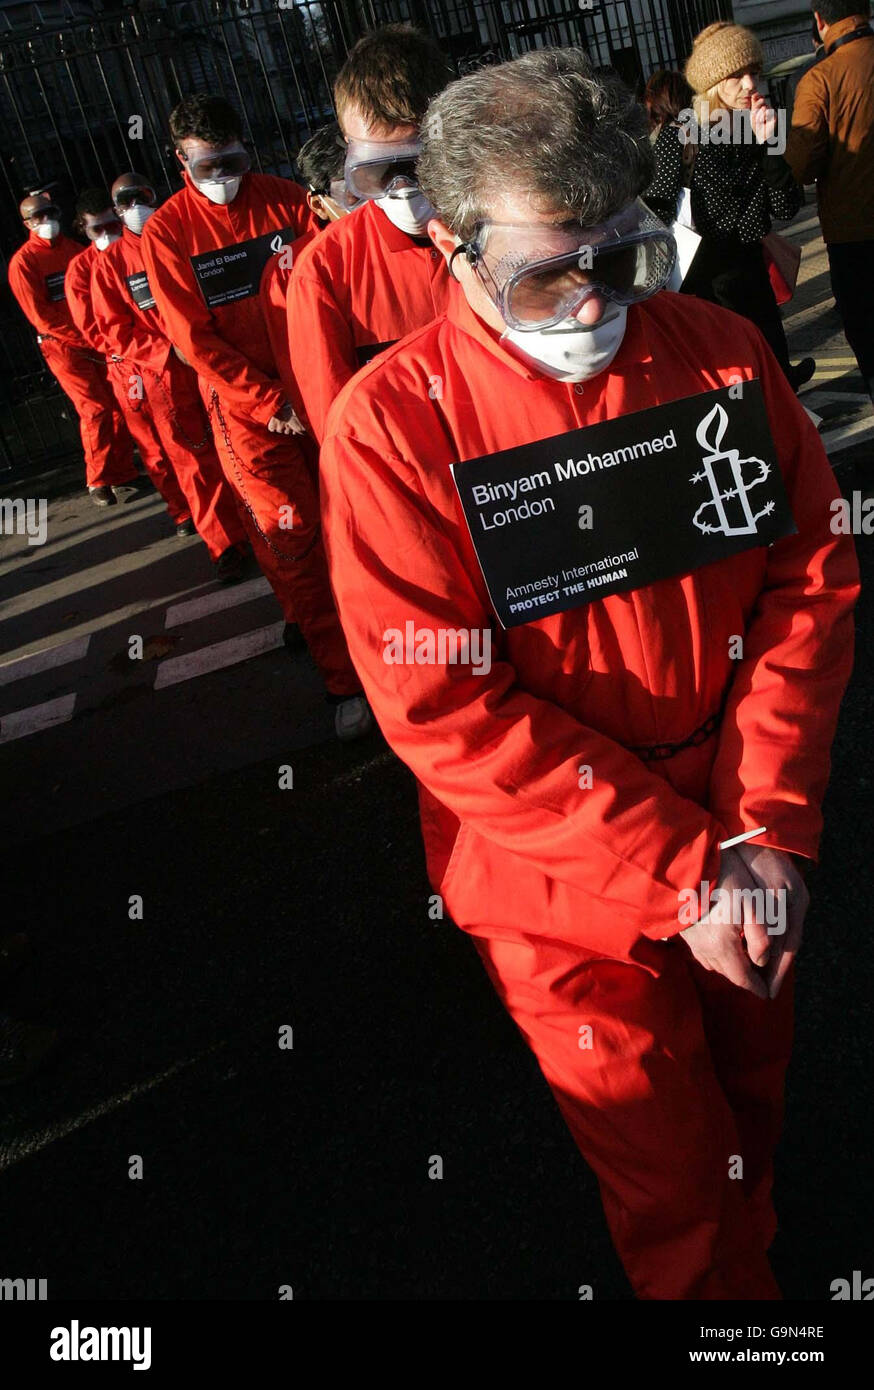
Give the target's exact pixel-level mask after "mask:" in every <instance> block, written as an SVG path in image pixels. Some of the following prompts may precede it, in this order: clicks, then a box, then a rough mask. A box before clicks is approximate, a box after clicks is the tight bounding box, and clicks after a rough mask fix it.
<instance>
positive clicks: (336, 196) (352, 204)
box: [312, 179, 361, 212]
mask: <svg viewBox="0 0 874 1390" xmlns="http://www.w3.org/2000/svg"><path fill="white" fill-rule="evenodd" d="M322 191H323V190H320V189H316V188H314V189H313V190H312V192H313V193H318V192H322ZM328 197H329V198H333V200H334V202H335V203H337V204H338V205H339V206H340V207H341V208H345V209H346V211H347V212H351V211H352V209H353V208H357V207H358V205H359V203H360V202H361V199H360V198H358V197H356V195H355V194H354V193H350V191H349V189H348V188H347V187H346V180H345V179H331V182H330V183H329V185H328Z"/></svg>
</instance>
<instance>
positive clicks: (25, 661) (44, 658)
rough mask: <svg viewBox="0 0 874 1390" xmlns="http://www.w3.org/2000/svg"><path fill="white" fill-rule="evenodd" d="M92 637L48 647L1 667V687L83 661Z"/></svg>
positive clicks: (7, 662) (78, 638)
mask: <svg viewBox="0 0 874 1390" xmlns="http://www.w3.org/2000/svg"><path fill="white" fill-rule="evenodd" d="M90 641H91V636H90V634H88V635H87V636H85V637H77V638H76V640H75V641H74V642H62V643H61V644H60V645H59V646H57V647H46V648H45V649H44V650H43V651H41V652H34V653H33V655H32V656H19V657H17V658H13V660H12V661H6V662H4V663H3V664H2V665H0V685H11V684H12V682H13V681H21V680H24V679H25V677H27V676H35V675H37V674H38V673H39V672H40V671H50V670H52V668H53V667H55V666H68V665H69V664H70V662H71V661H81V659H82V657H83V656H84V655H85V653H86V652H87V650H88V644H89V642H90Z"/></svg>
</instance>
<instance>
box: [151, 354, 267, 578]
mask: <svg viewBox="0 0 874 1390" xmlns="http://www.w3.org/2000/svg"><path fill="white" fill-rule="evenodd" d="M143 377H144V380H145V382H146V392H147V395H148V401H149V409H150V411H151V416H152V421H153V423H154V426H155V428H156V430H157V432H158V435H159V437H160V440H161V444H162V446H163V449H164V453H165V455H166V457H167V458H168V459H169V460H170V463H171V465H172V468H173V471H174V473H175V476H176V479H177V481H178V483H179V486H180V488H181V489H182V492H183V493H184V494H185V498H186V500H187V502H188V508H189V511H190V512H191V516H192V518H193V520H194V524H195V526H196V527H197V531H198V534H199V536H200V537H201V539H202V540H203V541H204V542H205V543H206V547H207V549H208V550H209V553H210V557H211V559H213V560H216V559H218V557H219V555H221V554H223V552H224V551H226V550H227V549H228V548H229V547H230V546H242V545H244V543H245V540H246V528H245V526H244V525H243V521H242V518H241V515H240V508H239V506H238V504H237V499H236V496H235V494H234V491H233V489H232V488H231V486H230V484H229V483H228V481H227V479H226V478H225V475H224V473H223V472H222V467H221V464H220V463H219V460H218V455H217V454H216V450H215V444H214V443H213V438H212V433H211V431H210V427H209V422H208V420H207V418H206V414H205V412H204V408H203V402H202V400H201V398H200V392H199V390H198V386H197V376H196V375H195V373H194V372H193V371H192V369H191V368H190V367H186V365H185V364H184V362H180V361H179V359H178V358H177V357H176V356H175V355H171V356H170V359H169V361H168V363H167V367H166V368H165V370H164V371H163V372H162V373H161V374H160V376H159V375H158V374H157V373H155V372H153V371H151V370H149V369H148V368H147V369H145V370H144V371H143Z"/></svg>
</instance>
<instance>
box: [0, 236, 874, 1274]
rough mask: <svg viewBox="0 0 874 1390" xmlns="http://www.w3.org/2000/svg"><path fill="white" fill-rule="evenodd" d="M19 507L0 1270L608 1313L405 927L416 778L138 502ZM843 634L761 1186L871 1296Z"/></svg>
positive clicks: (862, 662)
mask: <svg viewBox="0 0 874 1390" xmlns="http://www.w3.org/2000/svg"><path fill="white" fill-rule="evenodd" d="M802 216H803V215H802ZM799 221H801V219H799ZM800 235H801V237H802V238H803V237H804V236H805V234H804V233H801V234H800ZM808 244H809V249H806V251H805V260H806V262H809V264H810V267H811V276H812V279H813V280H815V279H816V274H815V273H814V272H815V269H816V256H817V255H818V254H819V252H818V251H817V244H816V243H815V242H813V241H812V239H811V238H810V237H809V236H808V237H807V241H806V242H805V245H806V246H808ZM811 276H809V277H808V281H810V280H811ZM810 294H811V295H813V294H814V290H811V291H810ZM822 297H823V296H822V294H821V293H820V295H819V298H820V299H822ZM809 302H810V304H811V305H812V306H813V307H816V305H815V303H814V301H813V299H812V298H811V299H810V301H809ZM791 307H792V308H793V311H794V312H795V313H798V314H800V315H801V316H802V317H801V319H800V320H799V321H798V323H797V324H796V325H795V327H796V328H797V332H793V333H791V336H790V341H791V345H792V348H793V357H795V358H797V357H798V356H800V355H801V353H802V352H803V351H804V350H805V349H807V348H809V347H811V346H814V343H813V341H812V340H813V339H814V338H816V337H817V335H818V343H817V344H816V347H817V351H820V350H821V348H820V344H822V345H824V346H825V348H826V350H827V351H831V352H832V354H833V355H834V356H839V355H846V351H847V350H846V345H845V344H844V345H843V346H842V345H841V344H842V340H840V341H838V340H836V338H835V333H836V330H835V326H834V323H830V321H829V317H828V316H829V314H830V313H831V314H833V310H829V309H828V306H827V304H826V305H825V306H823V305H820V309H819V313H818V314H812V313H808V311H807V309H806V308H805V299H804V296H802V295H799V299H798V301H796V304H795V305H794V306H791ZM805 315H807V317H806V318H805ZM805 337H806V338H807V339H809V340H810V341H805ZM824 380H825V378H819V379H817V381H815V382H814V383H813V384H812V387H811V391H817V392H820V393H823V392H824V393H825V396H826V397H828V399H825V398H824V397H823V396H822V395H821V396H820V399H819V405H820V406H825V407H828V408H829V410H830V411H831V416H832V420H831V422H830V421H829V420H827V421H826V424H825V426H824V433H827V432H828V430H829V429H831V430H833V431H837V432H843V433H841V435H840V438H839V439H838V440H837V441H836V442H834V441H833V445H832V448H831V454H832V459H833V463H834V464H835V466H836V471H837V475H838V477H839V479H840V480H841V482H842V485H843V487H844V490H845V492H847V494H850V493H851V492H852V491H853V490H859V489H864V490H867V489H868V487H869V483H868V480H867V477H866V472H865V469H866V465H867V460H868V459H869V458H870V455H871V452H872V447H871V430H870V407H869V408H868V412H869V413H868V416H867V417H866V415H865V412H864V410H863V409H862V408H861V406H862V403H861V402H860V401H858V400H852V399H851V397H853V396H858V395H859V393H860V390H861V387H860V384H859V383H858V381H857V380H855V379H854V377H853V374H852V371H851V369H850V368H849V367H847V368H846V370H845V371H844V372H843V379H842V380H840V381H838V382H835V381H833V380H831V378H829V381H828V385H823V381H824ZM842 393H843V395H844V396H846V398H847V399H846V400H845V401H844V402H843V403H842V402H841V400H840V399H839V400H838V401H837V402H835V401H834V400H833V399H832V397H834V396H835V395H837V396H839V397H840V395H841V394H842ZM805 399H808V400H812V399H813V398H812V397H811V396H810V395H809V394H808V395H807V396H806V397H805ZM835 406H837V410H836V411H835V409H834V407H835ZM813 408H814V409H816V408H817V405H816V404H815V403H814V405H813ZM847 431H849V433H847ZM46 491H47V492H49V493H53V494H54V495H52V496H51V497H50V501H49V509H50V510H49V517H50V528H49V536H50V539H49V541H48V543H47V544H46V545H45V546H41V547H28V546H27V544H26V541H25V540H23V538H21V537H9V536H7V537H4V538H2V541H0V547H2V548H0V603H2V609H0V650H2V656H0V783H2V787H3V795H2V817H3V824H2V829H0V834H2V841H0V843H2V851H3V865H4V869H5V872H4V874H3V889H4V915H3V923H4V926H7V927H12V928H16V927H17V928H21V929H26V930H27V932H28V934H29V936H30V938H31V941H32V943H33V946H34V950H35V961H34V964H33V966H32V967H31V968H30V969H29V970H28V971H27V972H26V973H25V975H24V976H23V977H22V979H21V982H20V983H19V985H18V986H17V987H16V991H15V992H14V995H13V997H12V998H11V1000H10V1001H8V1002H7V1007H14V1008H16V1009H17V1010H18V1011H19V1012H20V1013H27V1012H29V1013H30V1014H31V1016H39V1017H44V1018H52V1019H54V1020H56V1021H57V1023H58V1025H59V1027H60V1028H61V1031H62V1038H63V1041H62V1044H61V1046H60V1048H59V1050H58V1053H57V1055H56V1058H55V1060H54V1061H53V1062H52V1064H51V1065H50V1066H49V1067H48V1068H47V1069H46V1070H44V1071H43V1072H41V1073H39V1074H38V1075H37V1076H36V1077H34V1078H33V1079H32V1080H31V1081H30V1082H28V1083H25V1084H23V1085H17V1086H14V1087H8V1088H6V1089H5V1090H3V1091H0V1168H2V1170H3V1173H2V1176H3V1181H2V1183H0V1231H2V1240H0V1276H5V1277H19V1276H20V1277H33V1278H46V1279H47V1280H48V1290H49V1297H50V1298H51V1299H56V1298H57V1299H61V1298H75V1299H88V1298H112V1299H141V1298H152V1299H244V1300H264V1299H267V1300H271V1299H276V1297H277V1293H278V1289H279V1288H280V1287H281V1286H283V1285H290V1286H292V1288H293V1290H294V1297H295V1298H296V1299H297V1298H304V1299H317V1300H334V1299H342V1300H349V1299H355V1300H359V1299H365V1300H386V1299H403V1300H419V1299H423V1300H424V1299H445V1300H449V1299H463V1300H484V1299H486V1300H505V1299H526V1300H528V1299H576V1298H577V1297H578V1293H577V1291H578V1289H579V1286H580V1285H582V1284H591V1285H592V1287H593V1292H594V1296H595V1298H598V1299H628V1298H630V1290H629V1288H628V1285H627V1283H626V1280H625V1277H624V1275H623V1273H622V1270H621V1268H620V1266H619V1264H618V1261H617V1259H616V1256H615V1255H614V1253H613V1251H612V1247H611V1244H610V1241H609V1239H608V1236H607V1233H606V1229H605V1226H604V1223H603V1218H602V1215H601V1210H600V1203H599V1199H598V1193H597V1187H596V1184H595V1181H594V1179H593V1177H592V1175H591V1174H590V1173H589V1171H588V1170H587V1168H586V1166H585V1164H584V1163H583V1161H582V1159H581V1158H580V1156H579V1155H578V1153H577V1151H576V1149H575V1147H574V1145H573V1143H572V1141H571V1139H570V1137H569V1135H568V1134H567V1132H566V1130H565V1127H564V1124H563V1122H562V1120H561V1119H560V1117H559V1114H558V1111H557V1109H556V1107H555V1105H554V1103H553V1101H552V1099H551V1096H550V1094H549V1092H548V1090H547V1088H546V1086H545V1083H544V1082H543V1080H542V1078H541V1077H540V1074H539V1071H538V1069H537V1066H536V1064H535V1063H534V1061H533V1059H532V1058H531V1056H530V1054H529V1053H528V1050H527V1048H526V1047H525V1045H524V1043H523V1042H522V1040H521V1037H520V1036H519V1034H518V1033H517V1031H516V1029H515V1027H514V1025H513V1024H512V1023H511V1022H510V1021H509V1019H508V1018H507V1016H506V1015H505V1014H504V1012H503V1010H502V1007H501V1005H500V1004H499V1002H498V1000H497V998H496V996H495V995H494V993H493V991H492V989H491V986H490V985H489V984H488V982H487V980H486V978H485V975H484V973H483V971H482V968H481V966H480V965H479V962H478V959H477V957H476V955H475V953H474V951H473V949H472V947H471V946H470V943H469V942H468V941H467V940H466V938H465V937H464V936H463V935H462V934H461V933H459V932H458V931H457V930H456V929H455V928H454V927H453V926H452V925H451V923H449V922H447V921H442V922H441V921H433V920H431V919H430V917H429V912H428V906H429V904H428V899H429V894H430V888H429V886H428V883H427V880H426V878H425V873H424V863H423V855H422V851H421V845H420V840H419V833H418V824H417V814H416V804H415V795H414V790H413V786H412V781H411V778H410V776H409V774H408V773H407V772H406V770H405V769H404V768H403V767H402V766H401V765H400V764H399V763H398V762H397V760H396V759H395V758H394V757H393V755H392V754H391V753H390V752H389V751H388V750H387V749H386V747H385V745H384V744H383V743H382V741H381V739H380V738H379V736H378V735H374V736H373V737H372V738H371V739H369V740H367V741H366V742H365V743H362V744H358V745H353V746H351V747H344V746H340V745H338V744H337V743H336V741H335V740H334V738H333V733H332V718H331V711H330V710H329V709H328V708H327V706H326V705H325V704H324V702H323V699H322V696H321V693H320V686H319V681H318V678H317V676H316V673H315V671H314V669H313V668H312V666H311V664H310V662H309V659H308V658H307V657H305V656H304V657H298V658H295V659H291V658H290V657H289V656H288V655H287V654H286V652H285V650H284V649H283V648H282V647H281V646H280V645H278V643H279V632H280V631H281V615H280V614H279V611H278V608H277V605H276V603H275V601H274V599H273V598H272V595H271V594H270V593H269V591H268V590H267V588H266V586H265V585H264V583H263V581H261V580H260V579H259V577H258V575H257V573H256V572H253V573H252V575H251V576H250V577H249V578H248V579H247V580H246V582H245V584H244V585H241V586H237V587H235V588H228V589H223V588H220V587H219V586H218V585H217V584H215V583H214V582H213V581H212V578H211V570H210V566H209V563H208V561H207V559H206V555H205V551H204V549H203V547H202V546H201V545H200V542H199V541H196V540H191V541H187V542H180V541H178V540H176V539H175V537H174V536H173V535H172V531H171V528H170V526H169V523H168V522H167V519H166V516H165V515H164V514H163V509H162V506H161V503H160V501H159V499H157V498H156V497H155V496H154V495H152V496H149V495H145V496H143V497H142V498H139V499H137V500H136V501H134V502H132V503H130V504H129V505H127V506H124V507H121V506H119V507H116V508H115V509H113V510H112V512H109V513H107V514H103V515H102V514H100V513H99V512H97V510H96V509H95V508H94V507H93V506H92V504H90V502H88V500H87V499H86V498H84V497H83V496H82V494H81V490H78V491H77V490H76V489H75V488H73V487H72V486H71V485H70V484H69V480H68V479H65V478H63V477H62V478H61V479H60V480H55V482H54V483H53V485H52V487H47V489H46ZM7 492H8V490H7ZM857 544H858V547H859V552H860V559H861V562H862V567H863V573H864V575H865V577H866V580H867V581H868V583H869V585H870V579H871V569H872V561H871V547H872V544H874V541H872V539H870V538H867V537H864V536H862V537H860V538H859V540H858V542H857ZM858 619H859V628H858V631H859V641H858V656H857V667H856V671H855V675H854V677H853V682H852V685H851V688H850V691H849V694H848V696H847V699H846V702H845V706H844V710H843V715H842V719H841V724H840V730H839V734H838V738H837V742H836V745H835V752H834V765H833V776H832V782H831V787H830V791H829V794H828V801H827V806H826V833H825V838H824V841H823V850H822V862H821V866H820V868H819V870H818V871H817V873H816V875H815V878H814V879H813V886H812V893H813V901H812V906H811V910H810V915H809V919H808V921H809V925H808V932H807V939H806V944H805V948H804V953H803V957H802V963H801V968H800V970H799V980H798V1010H797V1013H798V1018H797V1041H796V1048H795V1056H794V1061H793V1065H792V1070H791V1073H790V1082H789V1090H788V1112H787V1120H786V1127H785V1135H784V1139H783V1143H782V1147H781V1153H780V1161H779V1170H778V1171H779V1181H778V1191H777V1196H778V1208H779V1212H780V1217H781V1231H780V1234H779V1236H778V1238H777V1242H776V1245H775V1247H774V1252H773V1253H774V1264H775V1268H776V1271H777V1274H778V1277H779V1279H780V1280H781V1283H782V1286H783V1288H784V1292H785V1294H786V1296H787V1297H788V1298H793V1299H808V1300H823V1299H828V1298H829V1297H830V1294H829V1285H830V1283H831V1281H832V1280H833V1279H836V1278H839V1277H847V1278H850V1277H851V1276H852V1272H853V1270H856V1269H860V1270H862V1271H863V1274H864V1275H874V1258H872V1253H874V1252H872V1249H871V1241H870V1223H869V1222H868V1220H867V1215H868V1210H869V1207H870V1199H871V1176H872V1174H871V1166H872V1165H871V1152H870V1148H871V1146H870V1113H871V1103H872V1081H871V1067H870V1036H871V1004H870V993H871V991H870V978H871V973H872V969H874V945H872V933H871V931H870V928H869V919H868V913H869V910H870V909H869V902H870V898H871V883H872V874H871V854H870V844H869V841H870V834H869V829H868V827H869V825H870V823H871V820H872V815H874V772H872V768H871V746H872V743H871V736H870V730H871V725H872V713H874V711H872V704H874V670H872V663H874V657H872V653H871V646H870V640H869V633H870V628H871V624H872V603H871V598H870V588H866V590H865V592H864V593H863V599H862V603H861V606H860V609H859V613H858ZM132 635H137V636H141V637H142V638H143V649H144V655H143V658H142V659H139V660H131V658H130V656H129V650H130V638H131V636H132ZM49 650H51V652H52V655H51V656H46V652H47V651H49ZM253 653H255V654H253ZM282 768H291V770H292V776H291V780H292V782H293V785H292V786H291V787H290V788H287V789H280V786H279V781H280V770H281V769H282ZM286 780H288V778H287V777H286ZM136 898H141V899H142V918H141V920H140V919H139V918H137V917H136V916H134V917H133V918H132V917H131V915H130V913H131V906H130V905H131V900H132V899H136ZM281 1029H291V1034H290V1040H291V1042H292V1046H291V1047H286V1048H280V1047H279V1045H278V1043H279V1037H280V1030H281ZM286 1037H288V1035H286ZM436 1155H439V1156H440V1157H441V1159H442V1161H443V1173H444V1176H443V1179H442V1180H441V1181H434V1180H431V1179H430V1178H429V1167H430V1166H431V1163H432V1160H433V1157H434V1156H436ZM135 1157H139V1158H140V1159H141V1165H142V1177H141V1178H140V1179H132V1178H131V1177H130V1176H129V1173H130V1171H131V1165H132V1163H134V1162H135ZM668 1160H669V1161H676V1162H677V1163H682V1155H681V1154H680V1153H677V1154H676V1155H675V1156H671V1155H668Z"/></svg>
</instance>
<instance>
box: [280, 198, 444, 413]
mask: <svg viewBox="0 0 874 1390" xmlns="http://www.w3.org/2000/svg"><path fill="white" fill-rule="evenodd" d="M449 285H450V278H449V275H448V272H447V270H446V262H445V261H444V259H443V257H442V256H441V255H440V253H439V251H437V250H436V249H435V248H434V246H432V244H431V242H430V241H428V242H425V241H423V240H422V239H417V238H415V237H411V236H408V235H407V233H406V232H402V231H400V230H399V229H398V228H397V227H396V226H395V225H394V223H393V222H390V221H389V219H388V218H387V217H386V215H385V213H384V212H383V211H382V209H381V208H379V207H377V206H376V204H375V203H374V202H368V203H366V204H365V206H364V207H363V208H359V209H356V211H355V212H353V213H350V214H349V216H348V217H341V218H340V219H339V221H337V222H333V223H332V224H331V226H330V227H326V228H325V230H324V231H323V232H322V234H321V236H319V237H317V238H316V239H315V241H313V242H312V243H311V244H310V245H309V246H307V247H306V248H305V249H304V250H303V252H302V253H301V255H300V258H299V259H298V260H296V262H295V264H294V266H293V268H292V272H291V280H290V281H289V285H288V339H289V346H290V349H291V365H292V368H293V370H294V374H295V377H296V378H297V381H298V384H299V387H300V391H301V395H302V396H303V403H304V408H305V410H306V414H307V419H308V421H309V424H310V427H311V429H312V431H313V433H314V434H315V436H316V438H317V439H318V440H319V441H321V439H322V438H323V436H324V433H325V420H326V418H327V415H328V411H329V409H330V407H331V402H332V401H333V400H334V398H335V397H336V396H337V395H338V394H339V392H340V390H341V389H342V387H343V386H345V385H346V382H347V381H348V380H349V378H350V377H351V376H353V375H354V374H355V372H357V371H358V369H359V368H360V367H361V366H363V365H364V364H365V363H366V362H368V361H370V359H371V358H372V357H373V356H374V354H375V352H377V351H379V350H380V349H381V348H385V347H386V346H387V345H389V344H391V343H394V342H396V341H397V339H398V338H402V337H404V335H405V334H407V333H412V332H413V331H414V330H415V329H417V328H421V327H423V325H424V324H426V323H430V321H431V319H433V318H436V317H437V315H438V314H442V313H443V310H444V309H445V307H446V298H447V294H448V290H449Z"/></svg>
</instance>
